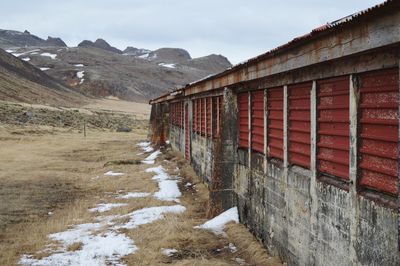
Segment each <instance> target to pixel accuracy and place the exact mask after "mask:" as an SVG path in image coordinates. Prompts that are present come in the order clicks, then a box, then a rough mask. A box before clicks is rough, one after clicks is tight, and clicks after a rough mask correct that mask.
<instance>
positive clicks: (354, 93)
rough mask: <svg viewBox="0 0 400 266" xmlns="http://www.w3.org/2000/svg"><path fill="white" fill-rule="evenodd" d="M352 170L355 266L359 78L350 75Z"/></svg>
mask: <svg viewBox="0 0 400 266" xmlns="http://www.w3.org/2000/svg"><path fill="white" fill-rule="evenodd" d="M349 82H350V86H349V87H350V103H349V106H350V110H349V118H350V151H349V159H350V167H349V168H350V169H349V179H350V184H349V194H350V261H351V262H352V264H353V265H356V264H357V261H358V259H357V252H356V247H355V245H356V240H357V220H358V217H359V209H358V207H359V206H358V203H357V183H358V180H357V168H358V156H357V148H358V144H357V136H358V133H357V127H358V121H357V120H358V119H357V118H358V114H357V113H358V112H357V111H358V99H359V94H358V85H357V78H356V77H354V76H353V75H350V78H349Z"/></svg>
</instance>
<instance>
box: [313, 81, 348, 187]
mask: <svg viewBox="0 0 400 266" xmlns="http://www.w3.org/2000/svg"><path fill="white" fill-rule="evenodd" d="M349 83H350V81H349V77H348V76H343V77H336V78H330V79H325V80H320V81H318V82H317V84H318V108H317V117H318V120H317V121H318V126H319V127H318V138H319V141H318V143H317V147H318V155H317V159H318V170H319V171H320V173H322V174H328V175H332V176H335V177H338V178H340V179H342V180H349V149H350V139H349V131H350V121H349V93H350V88H349Z"/></svg>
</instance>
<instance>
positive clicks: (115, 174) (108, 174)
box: [104, 171, 124, 176]
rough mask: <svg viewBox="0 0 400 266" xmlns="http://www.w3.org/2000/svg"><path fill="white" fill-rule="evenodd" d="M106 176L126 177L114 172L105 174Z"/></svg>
mask: <svg viewBox="0 0 400 266" xmlns="http://www.w3.org/2000/svg"><path fill="white" fill-rule="evenodd" d="M104 175H106V176H121V175H124V173H117V172H113V171H108V172H107V173H104Z"/></svg>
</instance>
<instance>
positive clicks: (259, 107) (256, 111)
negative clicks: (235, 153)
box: [251, 90, 264, 153]
mask: <svg viewBox="0 0 400 266" xmlns="http://www.w3.org/2000/svg"><path fill="white" fill-rule="evenodd" d="M251 148H252V149H253V150H255V151H258V152H261V153H264V91H263V90H261V91H254V92H252V93H251Z"/></svg>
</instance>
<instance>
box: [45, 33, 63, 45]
mask: <svg viewBox="0 0 400 266" xmlns="http://www.w3.org/2000/svg"><path fill="white" fill-rule="evenodd" d="M46 43H47V45H48V46H60V47H67V44H66V43H65V42H64V41H63V40H62V39H61V38H57V37H55V38H53V37H50V36H48V37H47V40H46Z"/></svg>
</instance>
